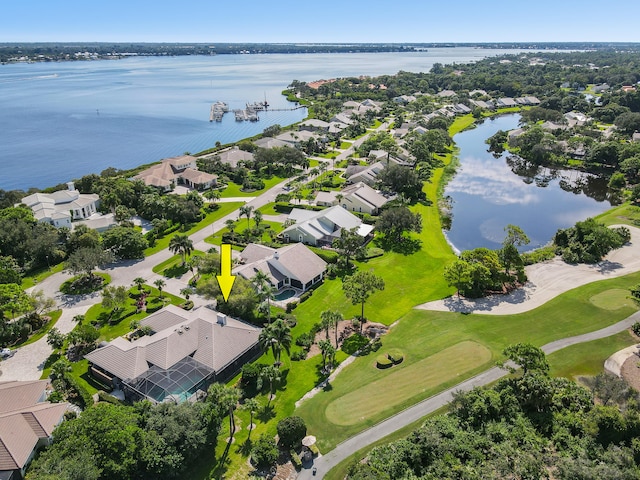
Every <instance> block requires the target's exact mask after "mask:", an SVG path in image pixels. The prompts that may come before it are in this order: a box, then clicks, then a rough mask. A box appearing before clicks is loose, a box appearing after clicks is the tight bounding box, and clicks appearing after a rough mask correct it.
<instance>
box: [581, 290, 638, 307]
mask: <svg viewBox="0 0 640 480" xmlns="http://www.w3.org/2000/svg"><path fill="white" fill-rule="evenodd" d="M589 300H590V301H591V303H593V304H594V305H595V306H596V307H598V308H601V309H603V310H617V309H619V308H622V307H633V305H634V301H633V299H632V298H631V294H630V292H629V290H624V289H621V288H612V289H611V290H605V291H604V292H601V293H597V294H596V295H594V296H593V297H591V298H590V299H589Z"/></svg>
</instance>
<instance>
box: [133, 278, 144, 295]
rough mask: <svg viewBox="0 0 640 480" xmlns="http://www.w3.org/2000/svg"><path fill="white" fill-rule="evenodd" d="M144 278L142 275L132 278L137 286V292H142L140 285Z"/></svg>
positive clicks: (142, 283)
mask: <svg viewBox="0 0 640 480" xmlns="http://www.w3.org/2000/svg"><path fill="white" fill-rule="evenodd" d="M144 282H146V280H145V279H144V278H142V277H136V278H134V279H133V284H134V285H135V286H136V287H138V293H142V286H143V285H144Z"/></svg>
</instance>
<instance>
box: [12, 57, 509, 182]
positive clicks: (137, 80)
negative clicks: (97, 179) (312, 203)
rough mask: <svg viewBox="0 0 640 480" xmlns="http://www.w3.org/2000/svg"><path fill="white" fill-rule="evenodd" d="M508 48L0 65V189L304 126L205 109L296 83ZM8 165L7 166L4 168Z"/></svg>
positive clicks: (277, 99) (238, 103)
mask: <svg viewBox="0 0 640 480" xmlns="http://www.w3.org/2000/svg"><path fill="white" fill-rule="evenodd" d="M506 53H516V51H509V50H483V49H473V48H444V49H430V50H429V51H428V52H419V53H367V54H364V53H363V54H306V55H305V54H300V55H297V54H296V55H219V56H213V57H169V58H162V57H161V58H154V57H150V58H129V59H125V60H102V61H93V62H62V63H37V64H13V65H3V66H0V132H2V133H1V135H2V137H1V139H2V142H1V143H2V148H0V165H2V166H3V167H4V168H3V169H2V174H0V189H5V190H10V189H16V188H20V189H26V188H29V187H38V188H44V187H48V186H52V185H55V184H57V183H60V182H66V181H68V180H71V179H73V178H79V177H81V176H82V175H85V174H88V173H99V172H100V171H102V170H104V169H105V168H107V167H116V168H123V169H126V168H132V167H135V166H137V165H140V164H143V163H149V162H155V161H158V160H160V159H162V158H165V157H169V156H173V155H181V154H183V153H184V152H187V151H188V152H192V153H195V152H198V151H202V150H204V149H207V148H210V147H212V146H214V145H215V142H216V141H220V142H221V143H228V142H234V141H238V140H240V139H242V138H246V137H249V136H253V135H256V134H258V133H260V132H262V130H264V129H265V128H266V127H267V126H269V125H272V124H275V123H279V124H281V125H289V124H292V123H295V122H298V121H300V120H302V119H303V118H304V117H305V116H306V110H305V109H301V110H297V111H293V112H266V113H261V114H260V121H259V122H256V123H250V122H242V123H239V122H235V120H234V118H233V116H232V115H230V114H227V115H225V118H224V120H223V122H221V123H216V122H213V123H209V108H210V104H211V102H213V101H216V100H222V101H225V102H227V103H229V106H230V108H232V109H233V108H243V107H244V105H245V103H246V102H253V101H258V100H262V99H264V97H265V95H266V97H267V99H268V101H269V103H270V104H271V106H272V108H287V107H290V106H291V105H290V104H288V102H286V100H285V99H284V97H282V96H281V95H280V92H281V91H282V90H283V89H284V88H286V87H287V85H289V83H291V81H292V80H294V79H297V80H301V81H313V80H317V79H321V78H333V77H346V76H356V75H381V74H395V73H397V72H398V71H399V70H404V71H414V72H420V71H422V72H426V71H428V70H429V69H430V68H431V66H432V65H433V64H434V63H435V62H440V63H453V62H459V63H463V62H468V61H473V60H478V59H481V58H484V57H486V56H490V55H498V54H506ZM9 166H10V167H9Z"/></svg>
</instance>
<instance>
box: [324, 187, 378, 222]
mask: <svg viewBox="0 0 640 480" xmlns="http://www.w3.org/2000/svg"><path fill="white" fill-rule="evenodd" d="M338 199H340V200H338ZM389 200H390V199H389V198H387V197H385V196H384V195H382V194H381V193H379V192H378V191H377V190H374V189H373V188H371V187H370V186H369V185H367V184H366V183H364V182H359V183H356V184H355V185H350V186H348V187H345V188H344V189H343V190H341V191H339V192H337V191H330V192H319V193H318V195H317V196H316V200H315V203H316V205H318V206H322V207H332V206H334V205H340V206H342V208H344V209H346V210H349V211H351V212H359V213H368V214H369V215H377V214H378V213H379V212H380V209H381V208H382V207H383V206H384V205H386V204H387V203H388V202H389Z"/></svg>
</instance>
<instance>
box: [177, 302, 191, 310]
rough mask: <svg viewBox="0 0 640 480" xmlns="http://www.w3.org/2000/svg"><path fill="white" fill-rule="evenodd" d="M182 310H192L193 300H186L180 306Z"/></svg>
mask: <svg viewBox="0 0 640 480" xmlns="http://www.w3.org/2000/svg"><path fill="white" fill-rule="evenodd" d="M180 307H182V308H183V309H184V310H191V309H192V308H193V300H187V301H186V302H184V303H183V304H181V305H180Z"/></svg>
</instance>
